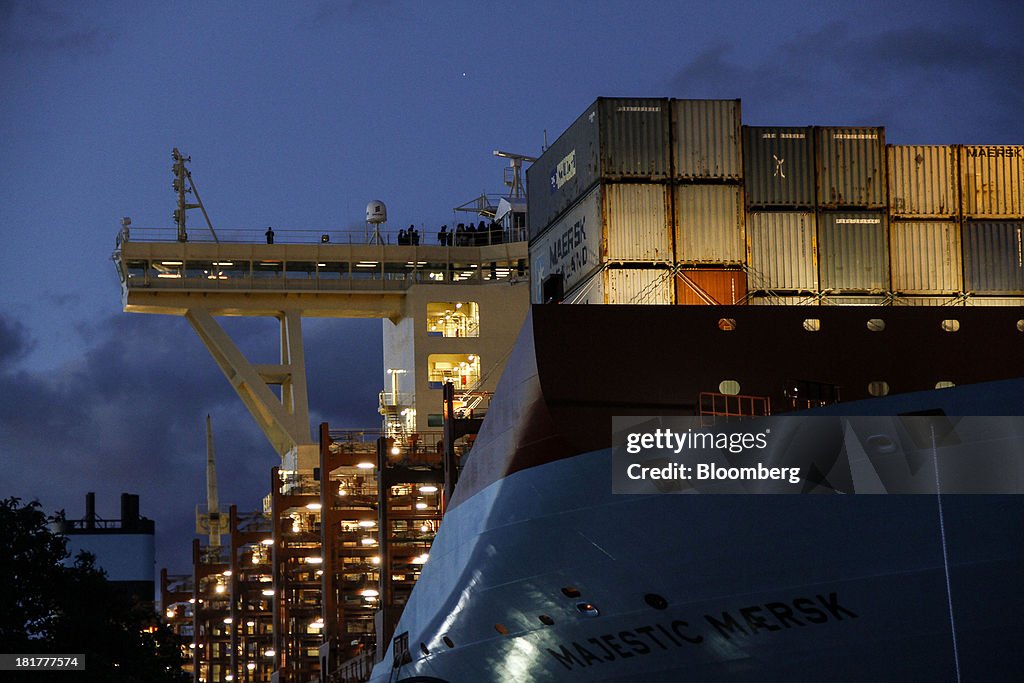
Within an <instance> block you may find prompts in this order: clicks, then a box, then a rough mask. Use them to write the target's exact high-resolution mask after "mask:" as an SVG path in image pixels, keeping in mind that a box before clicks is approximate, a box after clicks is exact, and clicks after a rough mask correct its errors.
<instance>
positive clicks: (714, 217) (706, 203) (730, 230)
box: [675, 184, 746, 264]
mask: <svg viewBox="0 0 1024 683" xmlns="http://www.w3.org/2000/svg"><path fill="white" fill-rule="evenodd" d="M743 219H744V211H743V188H741V187H740V186H739V185H706V184H700V185H677V186H676V188H675V238H676V245H675V260H676V261H677V262H683V263H723V264H724V263H743V262H744V261H745V260H746V242H745V237H744V229H743V223H744V221H743Z"/></svg>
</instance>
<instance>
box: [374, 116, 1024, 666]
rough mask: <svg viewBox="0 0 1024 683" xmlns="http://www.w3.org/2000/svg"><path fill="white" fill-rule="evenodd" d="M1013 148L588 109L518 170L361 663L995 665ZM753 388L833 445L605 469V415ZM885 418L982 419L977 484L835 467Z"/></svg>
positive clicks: (897, 421)
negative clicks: (872, 488)
mask: <svg viewBox="0 0 1024 683" xmlns="http://www.w3.org/2000/svg"><path fill="white" fill-rule="evenodd" d="M1021 149H1022V148H1021V147H1009V146H1007V147H971V146H952V145H951V146H945V147H942V146H931V147H909V146H908V147H899V146H892V145H890V146H886V145H885V141H884V129H882V128H822V127H807V128H799V127H791V128H757V127H746V126H741V125H740V121H739V102H738V101H694V100H651V99H648V100H627V99H615V98H602V99H599V100H598V101H597V102H596V103H594V105H592V106H591V107H589V108H588V109H587V111H585V112H584V113H583V115H581V116H580V117H579V119H577V121H576V122H575V123H574V124H572V125H571V126H570V127H569V128H568V129H567V130H566V132H565V133H564V134H563V135H562V136H561V137H560V138H559V139H558V140H557V141H556V142H555V143H554V144H552V146H551V147H550V148H549V149H547V150H546V151H545V153H544V155H543V156H542V157H541V158H540V159H539V160H538V161H537V162H536V163H535V164H534V165H533V166H532V167H531V168H530V169H529V171H528V174H527V176H528V181H529V182H528V188H529V192H528V196H529V208H530V211H529V222H530V277H531V298H532V301H533V302H534V305H533V306H532V307H531V310H530V312H529V315H528V317H527V321H526V323H525V325H524V327H523V329H522V331H521V333H520V335H519V338H518V341H517V342H516V345H515V347H514V349H513V351H512V353H511V356H510V358H509V360H508V362H507V364H506V367H505V370H504V374H503V376H502V378H501V381H500V383H499V386H498V389H497V392H496V394H495V398H494V400H493V401H492V403H491V405H490V409H489V411H488V414H487V417H486V419H485V420H484V422H483V425H482V428H481V429H480V432H479V434H478V436H477V437H476V439H475V442H474V445H473V447H472V450H471V451H470V452H469V454H468V455H467V456H466V457H465V459H464V462H463V463H462V468H461V474H460V477H459V480H458V485H457V487H456V488H455V491H454V496H453V498H452V499H451V501H450V505H449V506H448V508H447V510H446V513H445V517H444V520H443V523H442V524H441V527H440V529H439V531H438V534H437V536H436V538H435V541H434V544H433V546H432V548H431V551H430V559H429V561H428V562H427V564H426V565H425V566H424V568H423V571H422V574H421V578H420V580H419V582H418V583H417V585H416V587H415V588H414V590H413V592H412V594H411V596H410V598H409V600H408V602H407V604H406V605H405V608H404V612H403V614H402V617H401V620H400V621H399V622H398V625H397V627H396V628H395V631H394V635H393V636H392V637H391V638H390V642H388V641H382V642H380V643H379V644H378V647H379V648H380V649H381V650H384V649H385V648H386V652H384V654H383V657H382V659H381V661H380V662H379V663H378V664H377V666H376V668H375V669H374V672H373V676H372V678H371V680H373V681H409V682H412V681H421V682H426V681H432V682H435V683H440V682H443V681H447V682H451V681H470V680H472V681H524V682H526V681H544V680H550V681H569V680H579V681H592V680H610V681H658V680H664V681H677V680H682V679H684V678H685V679H690V680H737V681H747V680H750V681H753V680H759V681H760V680H821V679H822V678H825V677H828V678H829V679H833V680H843V681H847V680H848V681H861V680H951V681H952V680H957V681H959V680H1014V679H1015V678H1016V677H1017V676H1019V672H1020V671H1021V670H1022V668H1024V655H1022V654H1021V652H1020V649H1019V648H1017V647H1016V643H1018V642H1019V641H1020V639H1021V638H1022V637H1024V625H1022V622H1021V620H1020V619H1019V616H1018V615H1019V614H1020V613H1021V610H1022V608H1024V591H1021V589H1020V585H1019V579H1020V576H1022V575H1024V550H1022V547H1021V544H1020V539H1021V538H1022V537H1024V498H1021V497H1020V496H1019V495H1003V494H1012V493H1020V491H1021V484H1022V482H1021V479H1020V463H1021V462H1022V461H1024V452H1022V450H1021V447H1022V446H1024V441H1021V439H1020V436H1021V426H1022V425H1024V422H1022V421H1020V420H1017V419H1013V417H1012V416H1021V415H1022V414H1024V410H1022V408H1024V379H1022V378H1024V361H1022V360H1021V355H1020V349H1021V344H1022V341H1024V309H1022V308H1021V307H1020V303H1021V300H1020V299H1019V298H1018V297H1020V296H1021V295H1022V294H1024V267H1022V262H1021V257H1020V253H1021V229H1022V227H1024V224H1022V222H1021V219H1022V218H1024V213H1022V208H1021V203H1020V197H1021V175H1022V174H1021V163H1022V162H1021ZM587 303H590V304H595V303H597V304H604V303H610V304H637V303H643V304H663V305H616V306H595V305H568V304H587ZM556 304H561V305H556ZM664 304H676V305H664ZM679 304H711V305H679ZM780 413H782V414H791V415H793V416H805V417H811V416H814V417H816V419H819V420H826V423H819V424H827V425H828V426H824V427H821V430H820V431H818V432H814V434H816V436H813V437H812V438H813V439H817V440H818V441H815V442H814V443H812V444H811V449H812V450H814V449H818V450H821V451H823V452H825V455H826V456H828V455H829V454H830V453H831V454H833V455H834V454H837V453H840V452H841V453H843V454H844V458H840V460H839V461H840V462H841V463H843V466H840V467H836V466H835V462H836V461H834V460H833V467H832V468H831V469H829V470H825V469H822V470H816V471H811V472H804V474H803V478H802V479H801V482H800V484H799V485H798V489H799V490H800V491H801V492H802V495H755V494H754V493H733V494H728V493H726V494H714V495H685V494H684V495H672V493H671V492H669V493H650V492H648V493H645V494H640V495H624V494H617V493H614V492H613V490H614V488H613V481H612V474H613V469H614V466H615V462H616V460H615V450H614V449H613V427H612V425H613V418H616V417H625V418H629V417H631V416H632V417H633V418H634V419H649V417H646V418H645V417H643V416H655V417H656V416H699V417H701V419H717V420H722V419H726V418H737V417H743V418H747V419H750V420H754V421H758V420H762V421H763V420H771V419H786V418H778V417H777V416H778V415H779V414H780ZM769 415H771V416H773V417H768V416H769ZM824 416H831V417H827V418H826V417H824ZM837 416H874V418H875V421H874V422H871V423H870V424H871V425H872V428H871V429H872V430H874V431H871V430H869V432H868V433H865V434H857V433H853V432H851V431H850V430H848V429H847V430H845V431H844V428H842V427H841V426H839V425H840V424H841V423H840V422H838V421H836V422H833V421H829V420H838V419H839V418H838V417H837ZM908 416H914V417H917V416H933V418H935V419H941V420H946V421H947V422H945V423H942V424H947V425H948V430H947V431H950V430H951V431H952V432H953V433H964V434H965V433H967V432H969V431H970V429H968V428H967V425H969V424H971V423H970V422H969V420H970V419H972V418H963V419H964V420H967V421H966V422H965V421H960V418H961V417H962V416H1004V417H1003V418H1002V419H1001V420H999V421H995V422H993V423H992V425H994V426H992V427H985V426H981V427H980V429H981V430H982V432H983V433H984V436H983V437H977V436H975V437H973V439H975V440H974V441H973V442H972V443H971V444H968V445H967V446H965V448H967V449H968V450H967V452H968V453H972V452H976V453H977V454H978V459H979V461H981V460H986V458H985V457H983V456H993V454H996V455H994V456H993V457H996V458H997V459H998V458H1003V460H1002V467H1003V470H1002V471H1004V472H1005V476H1004V477H1003V480H1002V481H1000V482H996V483H990V485H987V486H984V487H981V488H979V489H973V490H975V491H983V493H976V494H975V495H966V494H963V495H961V494H952V493H943V491H944V490H945V491H948V490H949V487H948V484H955V483H956V478H955V477H954V478H953V479H949V478H946V479H944V480H943V485H944V486H945V488H942V487H937V488H936V489H935V490H934V491H933V492H932V493H926V494H917V495H911V494H908V493H902V494H901V493H900V491H908V490H912V489H906V488H902V489H901V488H900V487H899V486H896V487H895V488H892V489H890V490H892V491H896V493H892V494H890V495H865V494H864V493H859V494H858V493H855V487H853V486H852V484H851V482H852V477H853V476H854V475H853V474H852V473H851V467H850V465H849V463H850V458H851V457H852V455H851V454H853V453H855V452H861V451H865V450H866V451H868V453H869V455H870V451H871V449H872V448H876V449H879V448H880V449H882V451H885V449H887V448H893V447H895V446H898V445H899V444H907V443H910V441H908V439H910V437H909V436H908V434H907V429H908V427H907V423H906V422H905V421H904V420H903V418H904V417H908ZM790 419H795V418H790ZM878 420H881V422H879V421H878ZM755 423H756V422H755ZM982 424H983V425H987V424H988V423H982ZM932 428H933V429H934V425H933V427H932ZM976 428H977V427H976ZM911 431H912V430H911ZM879 439H881V440H882V441H881V442H879ZM911 441H912V439H911ZM972 449H973V450H972ZM936 462H937V461H936ZM936 467H937V466H936ZM966 467H967V470H969V469H970V464H969V463H968V465H967V466H966ZM936 472H937V470H936ZM936 476H937V474H936ZM667 488H669V489H670V488H671V486H668V487H667ZM954 488H955V486H954ZM733 490H743V489H742V487H741V488H740V489H733ZM863 490H865V489H861V491H863ZM690 493H694V492H693V491H690ZM849 494H853V495H849Z"/></svg>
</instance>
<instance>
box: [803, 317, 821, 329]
mask: <svg viewBox="0 0 1024 683" xmlns="http://www.w3.org/2000/svg"><path fill="white" fill-rule="evenodd" d="M804 329H805V330H807V331H808V332H817V331H819V330H820V329H821V321H820V320H818V319H817V318H805V319H804Z"/></svg>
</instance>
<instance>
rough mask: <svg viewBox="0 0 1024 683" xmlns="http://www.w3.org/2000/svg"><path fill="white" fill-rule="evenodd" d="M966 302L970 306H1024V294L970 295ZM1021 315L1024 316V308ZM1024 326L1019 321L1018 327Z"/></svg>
mask: <svg viewBox="0 0 1024 683" xmlns="http://www.w3.org/2000/svg"><path fill="white" fill-rule="evenodd" d="M965 303H966V304H967V305H968V306H1024V296H969V297H967V299H966V301H965ZM1021 316H1024V310H1021ZM1022 320H1024V318H1022ZM1022 327H1024V324H1021V323H1018V327H1017V329H1018V330H1020V329H1021V328H1022ZM1021 331H1024V330H1021Z"/></svg>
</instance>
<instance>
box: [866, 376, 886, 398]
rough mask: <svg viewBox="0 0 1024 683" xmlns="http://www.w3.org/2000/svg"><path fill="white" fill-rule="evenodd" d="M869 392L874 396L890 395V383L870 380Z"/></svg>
mask: <svg viewBox="0 0 1024 683" xmlns="http://www.w3.org/2000/svg"><path fill="white" fill-rule="evenodd" d="M868 393H869V394H871V395H872V396H888V395H889V383H888V382H882V381H878V380H876V381H874V382H868Z"/></svg>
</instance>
